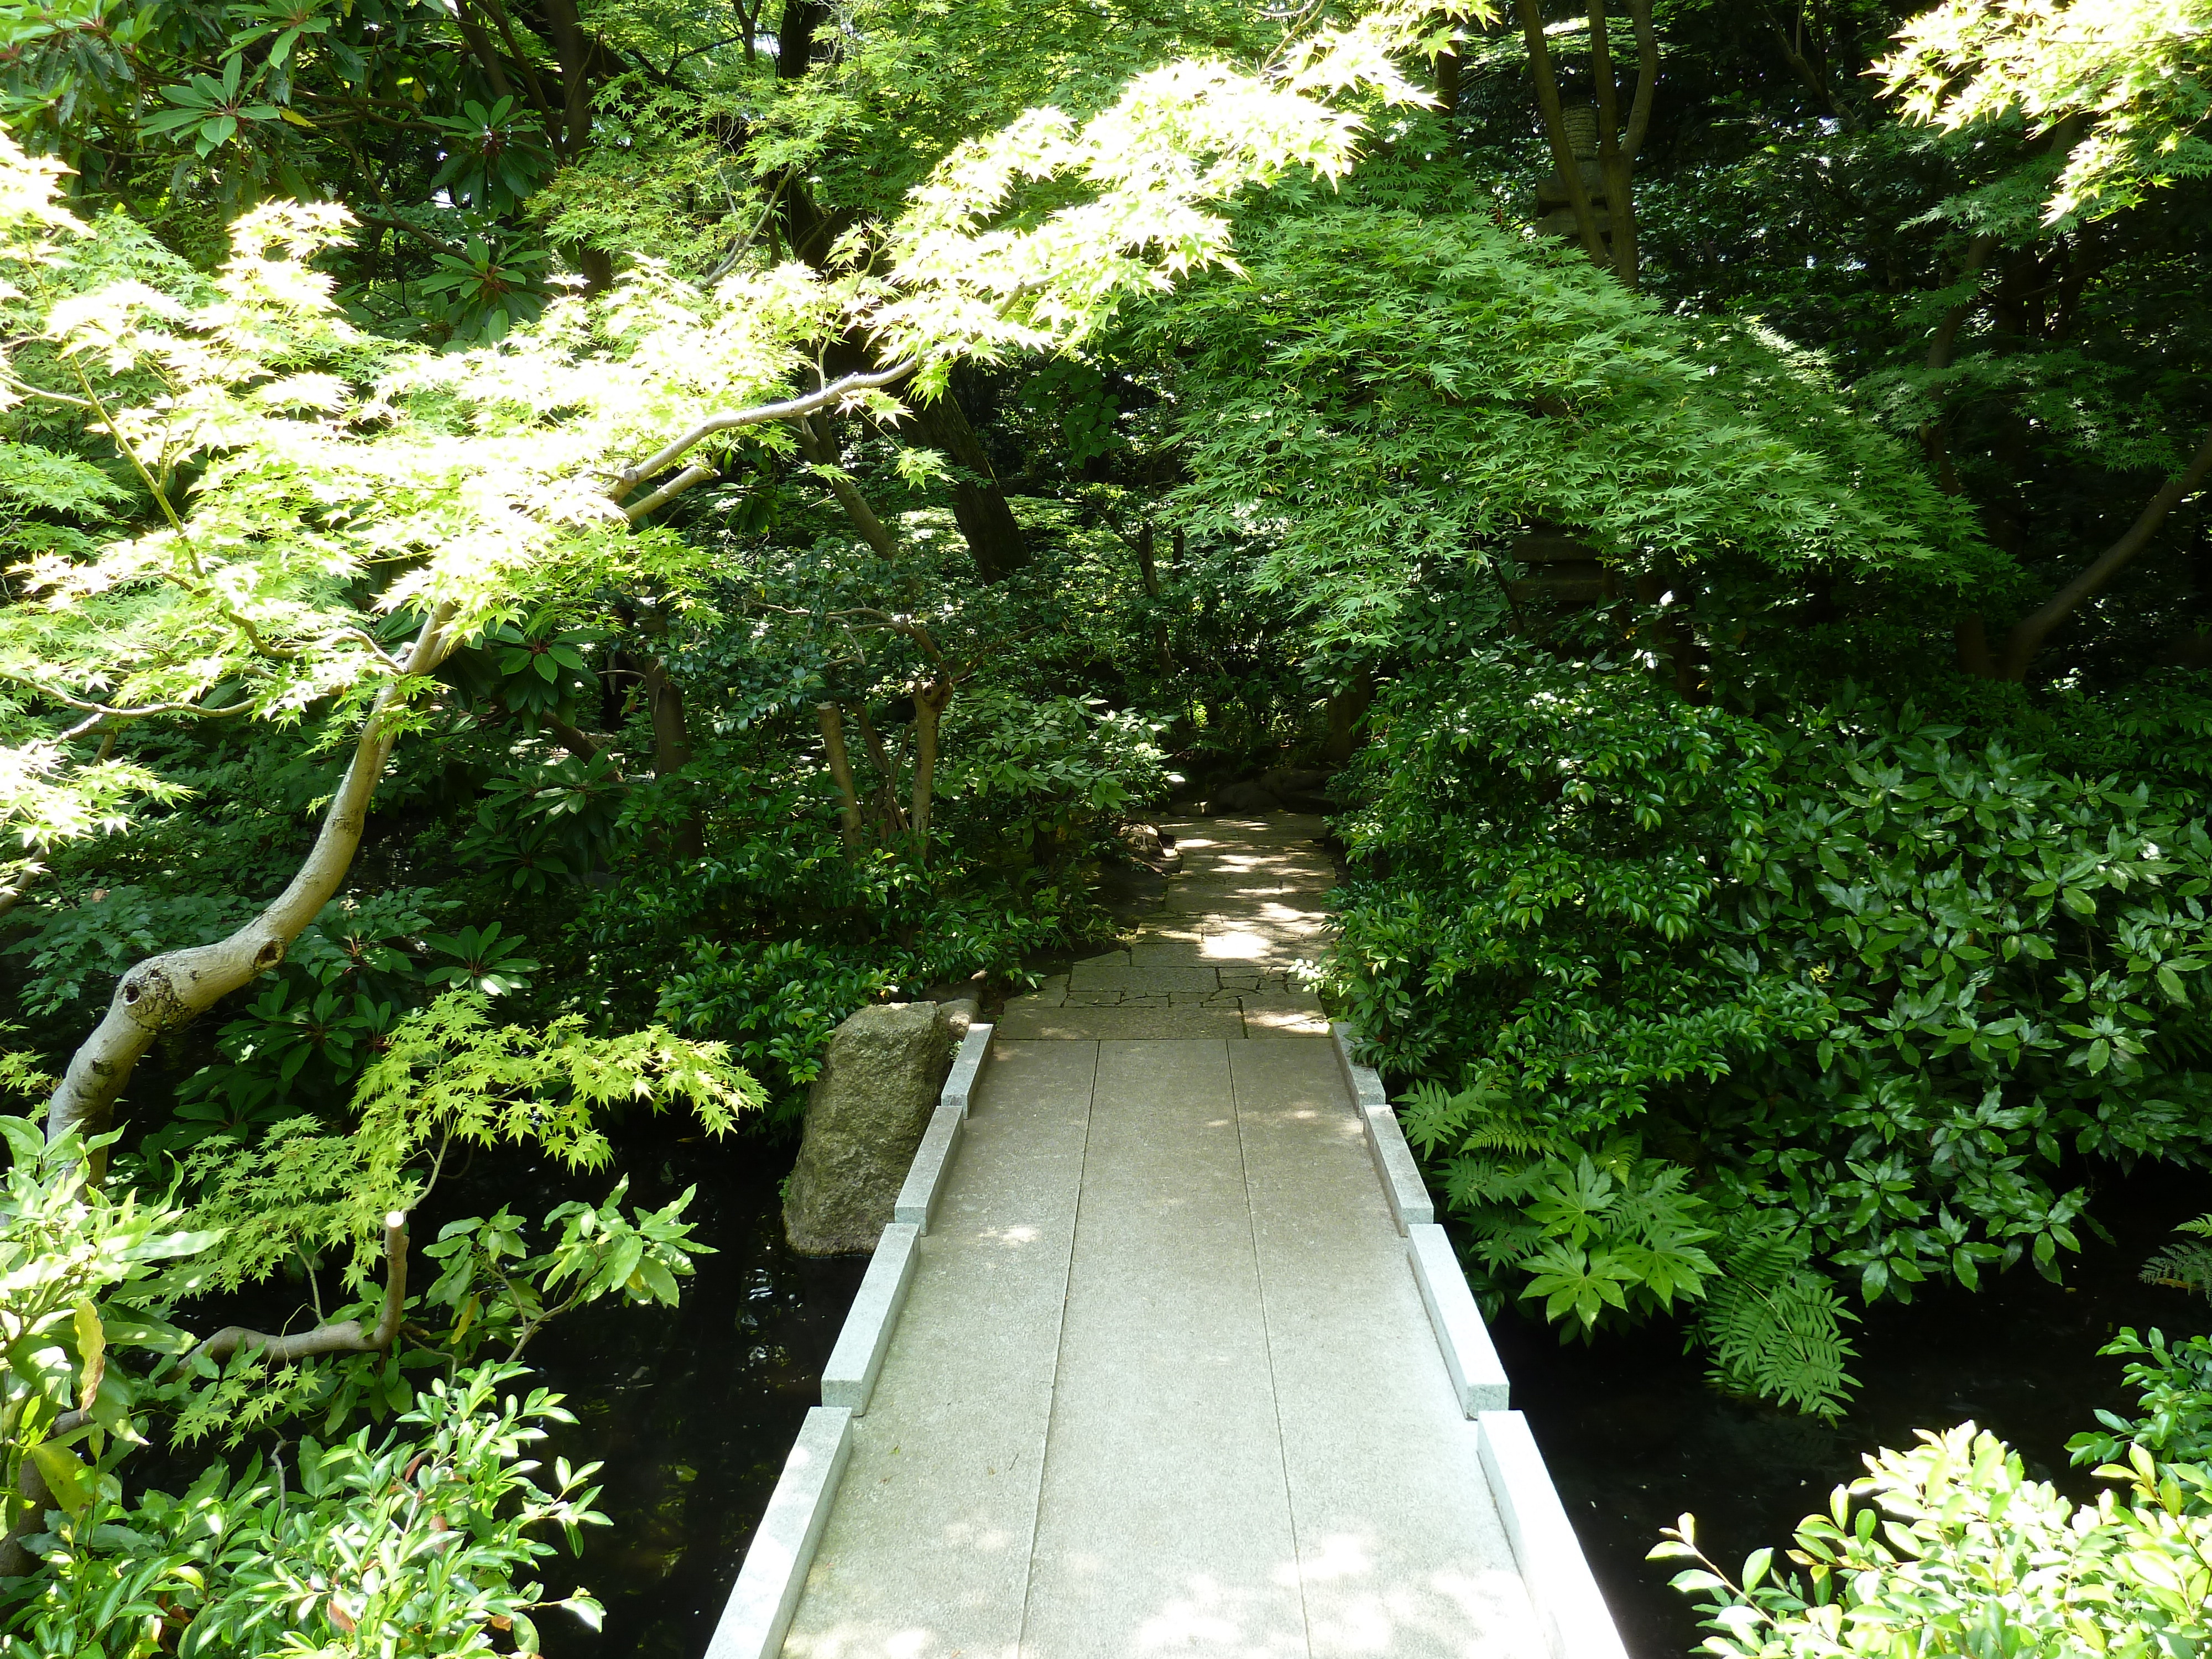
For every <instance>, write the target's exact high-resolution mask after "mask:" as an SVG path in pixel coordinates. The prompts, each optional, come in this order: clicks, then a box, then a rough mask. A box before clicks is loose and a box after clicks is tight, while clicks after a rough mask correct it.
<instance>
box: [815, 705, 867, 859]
mask: <svg viewBox="0 0 2212 1659" xmlns="http://www.w3.org/2000/svg"><path fill="white" fill-rule="evenodd" d="M814 714H815V718H816V719H817V720H820V721H821V722H822V752H823V754H824V755H826V756H827V757H829V775H830V776H831V777H832V778H833V779H835V780H836V784H837V795H838V800H839V805H838V807H837V833H838V836H839V837H840V838H841V839H842V841H843V842H844V843H845V851H846V853H847V854H848V856H849V855H850V854H855V853H858V852H859V851H860V841H861V837H862V835H863V830H862V827H861V821H860V791H859V790H858V789H856V788H854V787H853V762H852V757H850V756H849V755H848V754H847V753H846V751H845V714H844V711H843V710H842V709H841V708H838V707H837V705H836V703H834V702H822V703H817V704H815V706H814Z"/></svg>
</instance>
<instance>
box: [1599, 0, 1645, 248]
mask: <svg viewBox="0 0 2212 1659" xmlns="http://www.w3.org/2000/svg"><path fill="white" fill-rule="evenodd" d="M1589 30H1590V73H1591V75H1592V76H1593V77H1594V78H1595V80H1596V82H1597V161H1598V169H1599V171H1600V172H1601V173H1603V174H1604V177H1605V204H1606V207H1607V210H1608V211H1609V213H1610V214H1611V216H1612V218H1613V275H1614V276H1618V277H1620V281H1621V285H1622V286H1623V287H1624V288H1630V289H1632V288H1634V287H1635V286H1636V210H1635V207H1634V204H1633V200H1632V197H1631V196H1630V194H1629V184H1628V155H1627V152H1626V148H1625V146H1624V144H1623V142H1622V140H1623V134H1622V132H1621V130H1620V107H1619V100H1620V89H1619V88H1618V87H1616V86H1615V84H1614V82H1613V51H1612V46H1611V43H1610V42H1609V41H1608V40H1607V38H1606V32H1605V0H1589Z"/></svg>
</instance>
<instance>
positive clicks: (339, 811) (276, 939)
mask: <svg viewBox="0 0 2212 1659" xmlns="http://www.w3.org/2000/svg"><path fill="white" fill-rule="evenodd" d="M452 616H453V608H452V607H451V606H450V605H441V606H439V607H438V609H437V610H436V611H433V612H432V613H431V615H430V617H428V620H426V621H425V622H424V623H423V624H422V630H421V631H420V632H419V633H417V634H416V636H415V644H414V647H413V649H412V650H410V652H409V653H407V660H406V663H405V664H404V671H405V672H406V673H407V674H408V675H409V676H410V677H411V676H416V675H422V674H428V673H429V672H431V671H433V670H434V669H435V668H436V667H437V666H438V665H439V664H440V663H441V662H443V661H444V660H445V659H446V658H447V656H448V655H449V654H451V653H452V651H453V647H454V646H455V644H457V643H458V641H455V640H453V638H451V637H449V636H448V635H447V631H446V628H447V623H448V622H449V621H450V620H451V618H452ZM394 700H395V694H394V690H393V688H392V686H390V685H387V686H386V687H385V688H384V690H381V691H380V692H379V693H378V694H377V697H376V702H375V703H374V705H373V706H372V707H371V708H370V710H369V714H368V720H367V721H366V722H365V723H364V724H363V726H362V731H361V736H360V738H358V739H357V740H356V743H355V744H354V751H353V759H352V760H351V762H349V763H348V765H347V767H346V772H345V777H344V778H343V781H340V783H339V784H338V788H337V794H335V795H334V796H332V797H331V804H330V805H329V806H328V807H326V808H325V810H324V812H323V823H322V828H321V829H319V830H318V831H317V832H316V836H315V844H314V846H313V848H312V849H311V850H310V851H309V852H308V854H307V858H306V860H304V861H303V862H302V863H301V866H300V868H299V871H298V872H297V873H296V874H295V875H294V876H293V878H292V879H291V882H290V883H289V884H288V885H287V886H286V887H285V889H284V890H283V892H282V893H280V894H278V895H277V896H276V899H275V900H273V901H272V902H270V904H269V905H268V906H267V908H264V910H263V911H262V912H261V914H260V915H258V916H256V917H254V918H253V920H252V921H249V922H247V923H246V926H244V927H240V929H239V930H238V931H237V932H236V933H233V934H231V935H230V937H229V938H228V939H218V940H217V941H216V943H214V944H213V945H194V946H192V947H191V949H189V950H183V951H163V952H162V953H161V955H159V956H155V957H147V958H146V959H145V960H144V961H143V962H141V963H138V964H137V966H136V967H134V968H132V969H131V970H130V971H129V972H128V973H126V974H125V975H123V978H122V980H121V981H119V982H118V984H117V986H116V987H115V995H114V997H113V998H112V1000H110V1002H109V1003H108V1005H107V1013H106V1018H103V1019H102V1020H101V1021H100V1024H99V1026H98V1028H97V1029H95V1030H94V1032H93V1034H92V1035H91V1036H89V1037H87V1038H86V1039H85V1041H84V1042H83V1043H82V1045H81V1046H80V1047H79V1048H78V1049H77V1051H76V1054H73V1055H72V1056H70V1064H69V1070H68V1072H67V1073H65V1074H64V1077H63V1079H62V1081H61V1086H60V1087H59V1088H58V1089H56V1090H55V1091H54V1095H53V1098H52V1100H51V1101H50V1102H49V1103H47V1106H46V1138H47V1139H48V1140H50V1141H54V1140H59V1139H62V1138H63V1137H64V1136H65V1135H68V1134H70V1133H77V1134H82V1135H87V1136H90V1135H95V1134H98V1133H101V1132H102V1131H103V1130H105V1129H106V1127H108V1123H109V1121H110V1120H111V1118H112V1115H113V1113H114V1109H115V1102H116V1099H117V1097H118V1096H120V1095H121V1094H122V1092H123V1089H124V1085H125V1084H127V1083H129V1082H130V1080H131V1071H132V1069H133V1068H134V1067H136V1066H137V1064H138V1061H139V1059H140V1057H141V1056H142V1055H143V1054H145V1052H146V1050H147V1049H149V1048H152V1047H153V1046H154V1042H155V1038H157V1037H159V1036H161V1035H162V1033H164V1032H166V1031H173V1030H176V1029H177V1028H178V1027H179V1026H181V1025H185V1024H189V1023H190V1022H191V1021H192V1020H194V1019H197V1018H198V1017H199V1016H200V1015H202V1014H204V1013H205V1012H207V1011H208V1010H209V1009H210V1008H212V1007H213V1006H215V1005H216V1003H217V1002H219V1001H220V1000H222V998H224V997H226V996H228V995H229V994H230V993H232V992H233V991H235V990H236V989H238V987H240V986H241V985H244V984H246V983H247V982H248V981H251V980H252V979H253V978H254V977H256V976H257V975H261V974H264V973H266V972H268V970H269V969H271V968H274V967H275V966H276V964H277V963H280V962H282V961H283V960H284V952H285V951H286V950H288V949H289V947H290V945H291V943H292V941H293V940H294V939H297V938H298V937H299V936H300V933H301V930H302V929H304V928H305V927H307V924H308V923H309V922H311V921H313V920H314V919H315V917H316V915H318V914H319V912H320V911H321V909H322V908H323V906H325V904H327V903H329V902H331V899H332V898H333V897H334V896H337V890H338V886H339V884H340V883H342V882H343V881H344V879H345V877H346V872H347V871H348V870H349V869H351V868H352V867H353V859H354V854H355V853H356V851H357V850H359V848H360V846H361V837H362V829H364V828H365V827H366V826H367V824H368V803H369V799H370V798H371V797H372V796H373V795H374V794H375V793H376V786H377V784H378V782H379V781H380V780H381V779H382V778H383V776H384V769H385V766H386V763H388V762H389V761H390V760H391V758H392V745H393V744H394V743H396V742H397V741H398V731H397V727H396V723H395V721H394V720H393V718H392V716H393V715H395V714H397V713H398V709H397V708H395V706H394ZM105 1167H106V1159H105V1158H103V1157H100V1156H98V1155H94V1157H93V1158H92V1159H91V1164H90V1168H91V1173H92V1175H93V1177H94V1179H95V1180H96V1179H98V1178H99V1176H100V1173H101V1172H102V1170H104V1169H105Z"/></svg>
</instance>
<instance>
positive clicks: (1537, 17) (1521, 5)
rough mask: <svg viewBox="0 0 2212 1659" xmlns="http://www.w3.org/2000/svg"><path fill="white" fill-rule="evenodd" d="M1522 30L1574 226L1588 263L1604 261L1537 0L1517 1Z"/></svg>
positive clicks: (1546, 132) (1603, 248)
mask: <svg viewBox="0 0 2212 1659" xmlns="http://www.w3.org/2000/svg"><path fill="white" fill-rule="evenodd" d="M1516 9H1518V10H1519V12H1520V14H1521V33H1522V37H1523V38H1524V39H1525V40H1527V41H1528V67H1529V69H1530V70H1532V71H1533V72H1534V76H1535V77H1536V107H1537V109H1538V111H1539V112H1541V114H1542V116H1543V120H1544V135H1545V137H1547V138H1548V139H1550V140H1551V143H1552V164H1553V166H1554V167H1558V168H1559V177H1560V179H1561V180H1562V181H1563V182H1565V185H1566V187H1567V204H1568V205H1569V206H1570V207H1571V208H1573V209H1574V210H1575V228H1577V230H1578V231H1580V232H1581V233H1582V239H1583V252H1586V253H1588V254H1589V258H1590V263H1591V264H1595V265H1601V264H1605V263H1606V252H1605V243H1604V241H1603V240H1601V238H1600V237H1599V235H1598V233H1597V214H1596V211H1595V210H1594V209H1593V208H1592V207H1591V206H1590V198H1589V191H1588V190H1586V189H1584V188H1583V165H1582V161H1581V159H1580V158H1579V157H1577V155H1575V152H1574V147H1573V146H1572V145H1571V144H1570V143H1568V142H1567V124H1566V116H1565V112H1564V111H1563V110H1562V109H1561V107H1560V105H1559V80H1558V78H1557V77H1556V76H1554V75H1553V73H1552V50H1551V48H1550V47H1549V46H1547V45H1546V44H1545V40H1544V14H1543V13H1542V11H1541V10H1540V9H1538V7H1537V4H1536V0H1516Z"/></svg>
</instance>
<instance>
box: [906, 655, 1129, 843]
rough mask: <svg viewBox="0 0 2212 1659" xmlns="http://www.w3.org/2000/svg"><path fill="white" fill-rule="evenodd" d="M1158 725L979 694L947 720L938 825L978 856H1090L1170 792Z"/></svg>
mask: <svg viewBox="0 0 2212 1659" xmlns="http://www.w3.org/2000/svg"><path fill="white" fill-rule="evenodd" d="M1157 734H1158V726H1157V725H1156V724H1154V723H1153V722H1152V721H1149V720H1145V719H1144V718H1143V717H1142V716H1140V715H1139V714H1134V713H1133V712H1130V711H1127V710H1109V709H1103V708H1100V707H1098V705H1097V700H1096V699H1085V698H1080V697H1050V698H1046V699H1043V700H1039V699H1036V698H1034V697H1028V696H1021V695H1018V694H1017V693H1015V692H1012V691H1006V690H989V689H980V690H974V691H970V692H968V693H965V694H964V695H963V696H958V697H956V698H955V699H954V700H953V702H952V706H951V708H950V709H948V710H947V711H946V714H945V733H944V744H945V760H944V763H943V773H942V781H941V783H940V785H939V793H941V794H942V795H943V797H944V800H945V805H944V807H943V809H942V811H943V817H942V819H941V822H942V823H944V825H945V832H946V833H947V834H948V835H951V836H960V835H962V834H963V833H964V834H966V835H968V836H972V837H973V838H974V839H975V842H978V843H980V844H979V845H976V846H975V847H974V848H972V849H969V850H971V851H972V852H974V853H975V854H978V855H980V856H981V857H984V858H991V857H993V856H994V855H996V856H1000V857H1004V856H1006V855H1007V854H1017V855H1019V856H1024V857H1028V858H1044V857H1047V856H1049V855H1052V854H1066V853H1071V852H1073V853H1076V854H1083V853H1088V852H1090V851H1091V850H1093V848H1094V847H1095V845H1096V843H1097V841H1098V840H1099V839H1100V838H1101V835H1102V832H1103V830H1104V829H1108V828H1109V827H1110V826H1111V824H1112V823H1114V821H1115V819H1116V818H1118V817H1121V815H1122V814H1123V813H1124V812H1125V811H1127V810H1128V809H1129V808H1131V807H1133V806H1136V805H1141V804H1143V803H1145V802H1146V801H1152V800H1157V799H1160V798H1161V797H1162V796H1164V794H1165V793H1167V786H1168V779H1167V773H1166V769H1165V766H1164V757H1163V756H1162V754H1161V751H1160V747H1159V744H1158V735H1157Z"/></svg>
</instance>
